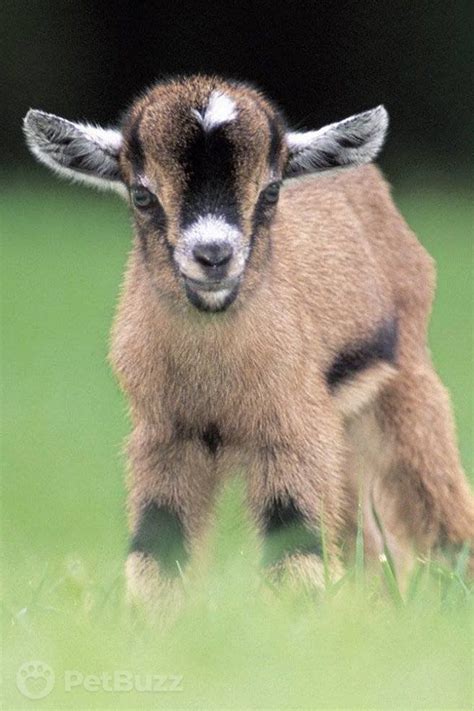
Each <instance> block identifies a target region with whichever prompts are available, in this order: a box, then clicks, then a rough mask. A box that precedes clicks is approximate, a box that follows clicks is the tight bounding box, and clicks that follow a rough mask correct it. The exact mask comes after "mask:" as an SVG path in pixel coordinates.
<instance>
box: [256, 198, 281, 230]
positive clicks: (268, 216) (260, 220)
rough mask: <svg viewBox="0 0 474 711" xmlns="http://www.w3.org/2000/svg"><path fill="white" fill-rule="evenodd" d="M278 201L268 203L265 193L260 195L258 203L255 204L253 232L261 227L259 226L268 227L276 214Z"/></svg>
mask: <svg viewBox="0 0 474 711" xmlns="http://www.w3.org/2000/svg"><path fill="white" fill-rule="evenodd" d="M275 209H276V203H270V204H269V203H268V202H267V201H266V200H265V197H264V195H260V196H259V198H258V200H257V204H256V205H255V208H254V211H253V217H252V225H253V230H252V234H255V232H256V231H257V230H258V229H259V227H268V225H269V224H270V223H271V221H272V220H273V218H274V216H275Z"/></svg>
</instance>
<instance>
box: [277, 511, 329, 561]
mask: <svg viewBox="0 0 474 711" xmlns="http://www.w3.org/2000/svg"><path fill="white" fill-rule="evenodd" d="M264 533H265V549H264V564H265V565H275V564H277V563H278V562H279V561H281V560H282V559H283V558H285V557H286V556H288V555H291V554H293V553H303V554H313V555H317V556H322V553H323V549H322V539H321V534H320V532H319V531H318V530H315V529H314V528H310V527H309V526H308V520H307V518H306V517H305V516H304V514H303V513H302V512H301V511H300V509H299V508H298V506H297V505H296V503H295V502H294V501H293V499H291V498H287V499H285V500H283V499H281V498H275V499H274V500H273V501H272V502H271V503H270V504H269V505H268V507H267V509H266V510H265V512H264Z"/></svg>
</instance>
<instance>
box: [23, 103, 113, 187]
mask: <svg viewBox="0 0 474 711" xmlns="http://www.w3.org/2000/svg"><path fill="white" fill-rule="evenodd" d="M23 130H24V132H25V137H26V142H27V144H28V147H29V149H30V150H31V152H32V153H33V155H34V156H35V157H36V158H37V159H38V160H39V161H40V162H41V163H44V164H45V165H47V166H48V168H51V169H52V170H54V171H56V172H57V173H59V175H64V176H66V177H68V178H72V179H75V180H79V181H80V182H83V183H87V184H88V185H96V186H98V187H102V188H109V189H110V188H111V189H115V190H118V191H119V192H124V190H125V185H124V183H123V182H122V178H121V175H120V168H119V162H118V156H119V152H120V147H121V145H122V134H121V132H120V131H118V130H115V129H111V128H100V127H98V126H92V125H90V124H87V123H73V122H72V121H66V119H63V118H59V116H54V115H53V114H47V113H45V112H44V111H35V110H33V109H30V111H28V113H27V114H26V116H25V118H24V121H23Z"/></svg>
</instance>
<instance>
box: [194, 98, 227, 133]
mask: <svg viewBox="0 0 474 711" xmlns="http://www.w3.org/2000/svg"><path fill="white" fill-rule="evenodd" d="M192 112H193V114H194V116H196V118H197V119H198V120H199V122H200V124H201V126H202V127H203V128H204V130H205V131H212V129H213V128H216V127H217V126H220V125H221V124H223V123H229V122H230V121H233V120H234V119H235V118H236V117H237V105H236V103H235V101H234V100H233V99H231V98H230V96H227V94H224V93H223V92H222V91H217V90H215V91H213V92H212V94H211V95H210V97H209V101H208V103H207V106H206V108H205V109H204V110H203V111H202V112H200V111H197V110H196V109H193V110H192Z"/></svg>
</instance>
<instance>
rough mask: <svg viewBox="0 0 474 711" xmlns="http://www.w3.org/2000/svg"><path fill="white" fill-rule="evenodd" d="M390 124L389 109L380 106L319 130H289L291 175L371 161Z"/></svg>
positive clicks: (379, 147)
mask: <svg viewBox="0 0 474 711" xmlns="http://www.w3.org/2000/svg"><path fill="white" fill-rule="evenodd" d="M387 127H388V114H387V111H386V110H385V108H384V107H383V106H377V107H376V108H375V109H372V110H370V111H364V112H363V113H361V114H356V115H354V116H350V117H349V118H347V119H344V120H343V121H339V122H337V123H332V124H330V125H329V126H324V128H321V129H319V131H306V132H290V133H287V135H286V140H287V144H288V147H289V149H290V160H289V168H288V175H289V176H292V175H300V174H302V173H309V172H314V171H318V170H327V169H328V168H337V167H344V166H350V165H362V164H363V163H369V162H370V161H371V160H373V159H374V158H375V157H376V155H377V154H378V152H379V151H380V149H381V147H382V145H383V142H384V139H385V134H386V131H387Z"/></svg>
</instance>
